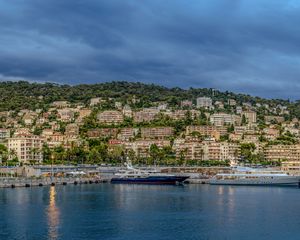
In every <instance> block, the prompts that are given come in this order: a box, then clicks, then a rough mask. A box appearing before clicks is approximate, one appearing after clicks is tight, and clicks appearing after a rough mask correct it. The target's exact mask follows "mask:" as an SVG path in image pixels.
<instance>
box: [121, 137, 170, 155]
mask: <svg viewBox="0 0 300 240" xmlns="http://www.w3.org/2000/svg"><path fill="white" fill-rule="evenodd" d="M152 144H155V145H156V146H158V148H163V147H167V146H170V141H169V140H138V141H135V142H124V146H125V149H127V150H130V149H131V150H133V151H134V152H135V154H136V156H138V157H140V158H146V157H149V156H150V147H151V145H152Z"/></svg>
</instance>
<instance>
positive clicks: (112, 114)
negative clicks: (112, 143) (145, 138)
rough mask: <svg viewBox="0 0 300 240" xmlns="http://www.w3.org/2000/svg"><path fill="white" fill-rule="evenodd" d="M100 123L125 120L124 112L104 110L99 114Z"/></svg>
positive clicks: (114, 122) (117, 122)
mask: <svg viewBox="0 0 300 240" xmlns="http://www.w3.org/2000/svg"><path fill="white" fill-rule="evenodd" d="M97 119H98V121H99V123H102V124H119V123H122V122H123V120H124V117H123V114H122V113H121V112H119V111H104V112H101V113H99V114H98V115H97Z"/></svg>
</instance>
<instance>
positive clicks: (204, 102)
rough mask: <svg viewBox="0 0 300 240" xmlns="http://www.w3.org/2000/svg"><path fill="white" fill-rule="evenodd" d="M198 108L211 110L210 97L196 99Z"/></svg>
mask: <svg viewBox="0 0 300 240" xmlns="http://www.w3.org/2000/svg"><path fill="white" fill-rule="evenodd" d="M197 107H198V108H212V99H211V98H210V97H198V98H197Z"/></svg>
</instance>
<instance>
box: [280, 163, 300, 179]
mask: <svg viewBox="0 0 300 240" xmlns="http://www.w3.org/2000/svg"><path fill="white" fill-rule="evenodd" d="M281 170H282V171H284V172H287V173H289V174H290V175H297V176H299V175H300V161H299V160H298V161H296V160H292V161H284V162H282V163H281Z"/></svg>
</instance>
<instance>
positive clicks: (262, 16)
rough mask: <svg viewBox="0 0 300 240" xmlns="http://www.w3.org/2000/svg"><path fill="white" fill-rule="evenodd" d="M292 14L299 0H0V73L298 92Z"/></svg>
mask: <svg viewBox="0 0 300 240" xmlns="http://www.w3.org/2000/svg"><path fill="white" fill-rule="evenodd" d="M299 22H300V5H299V4H298V2H297V1H271V0H270V1H266V0H259V1H258V0H257V1H255V0H248V1H246V0H244V1H242V0H240V1H239V0H209V1H203V0H190V1H183V0H164V1H158V0H145V1H140V0H128V1H122V0H109V1H104V0H103V1H99V0H65V1H61V0H51V1H40V0H26V1H24V0H10V1H5V0H3V1H2V0H0V78H1V79H17V78H20V79H28V80H36V81H54V82H61V83H70V84H77V83H94V82H102V81H111V80H128V81H143V82H154V83H157V84H163V85H166V86H180V87H184V88H186V87H190V86H191V87H214V88H218V89H221V90H232V91H237V92H245V93H251V94H255V95H260V96H265V97H276V98H279V97H283V98H292V99H296V98H299V96H298V92H299V90H300V79H299V76H300V68H299V66H300V58H299V56H300V45H299V40H300V27H299Z"/></svg>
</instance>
